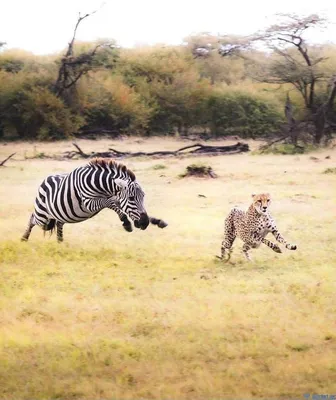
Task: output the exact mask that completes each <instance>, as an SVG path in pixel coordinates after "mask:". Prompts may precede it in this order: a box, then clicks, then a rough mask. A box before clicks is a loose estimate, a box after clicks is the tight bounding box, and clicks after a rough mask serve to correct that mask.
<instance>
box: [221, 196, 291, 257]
mask: <svg viewBox="0 0 336 400" xmlns="http://www.w3.org/2000/svg"><path fill="white" fill-rule="evenodd" d="M252 198H253V202H252V204H251V205H250V207H249V208H248V210H247V211H246V212H245V211H242V210H240V209H239V208H237V207H235V208H233V209H232V210H231V212H230V214H229V215H228V216H227V218H226V219H225V228H224V240H223V242H222V247H221V257H219V258H220V259H222V260H225V253H226V252H227V253H228V258H227V260H226V261H229V259H230V256H231V251H232V244H233V242H234V240H235V239H236V237H237V236H238V237H239V238H240V239H242V240H243V242H244V245H243V249H242V250H243V253H244V255H245V257H246V258H247V260H248V261H251V258H250V255H249V250H250V249H251V248H257V247H259V246H260V244H261V243H264V244H265V245H266V246H268V247H270V248H271V249H272V250H273V251H275V252H276V253H281V249H280V247H279V246H278V245H276V244H274V243H272V242H270V241H269V240H267V239H265V237H266V235H267V234H268V233H269V232H271V233H272V234H273V235H274V237H275V239H276V240H277V241H278V242H279V243H282V244H284V245H285V246H286V248H287V249H289V250H296V245H295V244H289V243H287V242H286V240H285V239H284V238H283V237H282V235H281V234H280V232H279V231H278V229H277V227H276V224H275V222H274V220H273V218H272V217H271V215H270V214H269V211H268V208H269V206H270V204H271V196H270V195H269V193H262V194H257V195H256V194H253V195H252Z"/></svg>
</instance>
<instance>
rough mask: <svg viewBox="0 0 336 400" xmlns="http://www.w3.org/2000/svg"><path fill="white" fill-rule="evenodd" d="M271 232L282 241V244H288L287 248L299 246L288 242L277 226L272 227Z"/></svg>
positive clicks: (293, 248)
mask: <svg viewBox="0 0 336 400" xmlns="http://www.w3.org/2000/svg"><path fill="white" fill-rule="evenodd" d="M271 232H272V234H273V236H274V237H275V239H276V240H277V241H278V242H279V243H282V244H284V245H285V246H286V249H288V250H296V248H297V247H296V244H290V243H287V242H286V240H285V239H284V237H283V236H282V235H281V233H280V232H279V231H278V229H277V227H276V226H274V227H272V230H271Z"/></svg>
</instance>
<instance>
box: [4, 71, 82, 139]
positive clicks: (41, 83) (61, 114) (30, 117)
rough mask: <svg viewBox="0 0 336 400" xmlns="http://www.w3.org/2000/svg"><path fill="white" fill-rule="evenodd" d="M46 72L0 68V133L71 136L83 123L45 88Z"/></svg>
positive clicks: (47, 137)
mask: <svg viewBox="0 0 336 400" xmlns="http://www.w3.org/2000/svg"><path fill="white" fill-rule="evenodd" d="M48 83H50V82H49V79H48V77H47V76H34V75H33V74H31V75H27V74H26V73H24V72H19V73H18V74H17V75H13V74H12V73H8V72H7V73H6V72H1V71H0V85H1V91H0V115H1V120H0V137H5V138H20V139H38V140H54V139H63V138H67V137H70V136H71V135H72V134H73V133H74V132H76V131H77V130H78V129H79V127H80V126H81V125H82V124H83V122H84V120H83V118H82V117H80V116H79V115H74V114H73V113H72V112H71V110H69V109H68V108H67V107H65V105H64V104H63V102H62V101H61V100H60V99H58V98H57V97H56V96H55V95H54V94H53V93H52V92H51V91H50V90H49V89H48Z"/></svg>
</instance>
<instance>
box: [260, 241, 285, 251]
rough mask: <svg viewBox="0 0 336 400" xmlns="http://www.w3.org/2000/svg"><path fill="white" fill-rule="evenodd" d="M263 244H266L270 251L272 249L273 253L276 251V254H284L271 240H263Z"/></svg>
mask: <svg viewBox="0 0 336 400" xmlns="http://www.w3.org/2000/svg"><path fill="white" fill-rule="evenodd" d="M261 242H262V243H264V244H266V246H268V247H269V248H270V249H272V250H273V251H275V252H276V253H282V251H281V249H280V247H279V246H278V245H277V244H274V243H272V242H270V241H269V240H267V239H265V238H263V239H262V240H261Z"/></svg>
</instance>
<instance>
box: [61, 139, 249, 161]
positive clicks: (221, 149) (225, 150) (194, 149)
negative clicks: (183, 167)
mask: <svg viewBox="0 0 336 400" xmlns="http://www.w3.org/2000/svg"><path fill="white" fill-rule="evenodd" d="M73 145H74V147H75V148H76V149H77V151H67V152H65V153H63V157H64V158H69V159H72V158H74V157H79V158H94V157H103V158H124V157H142V156H145V157H148V156H161V157H164V156H181V155H189V154H200V155H209V154H212V155H222V154H237V153H244V152H247V151H249V150H250V149H249V145H248V144H247V143H242V142H237V143H236V144H233V145H227V146H209V145H203V144H200V143H197V144H193V145H189V146H185V147H181V148H180V149H177V150H175V151H169V150H159V151H151V152H143V151H137V152H129V151H120V150H116V149H113V148H111V147H110V148H109V149H108V150H109V151H103V152H91V153H85V152H84V151H83V150H82V149H81V148H80V147H79V146H78V144H76V143H73Z"/></svg>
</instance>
